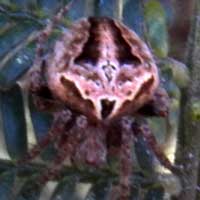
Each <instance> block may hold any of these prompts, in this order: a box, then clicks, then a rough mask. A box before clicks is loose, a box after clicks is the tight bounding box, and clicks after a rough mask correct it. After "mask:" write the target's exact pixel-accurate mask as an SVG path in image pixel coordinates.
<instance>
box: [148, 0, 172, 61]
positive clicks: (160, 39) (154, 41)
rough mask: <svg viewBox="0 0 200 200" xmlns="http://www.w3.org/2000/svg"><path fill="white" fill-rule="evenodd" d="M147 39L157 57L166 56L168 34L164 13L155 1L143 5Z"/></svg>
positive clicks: (150, 0)
mask: <svg viewBox="0 0 200 200" xmlns="http://www.w3.org/2000/svg"><path fill="white" fill-rule="evenodd" d="M144 18H145V23H146V26H147V39H148V40H149V41H150V44H151V47H152V48H153V50H154V53H155V54H156V55H157V56H158V57H166V56H167V54H168V49H169V47H168V32H167V22H166V15H165V11H164V9H163V7H162V5H161V4H160V2H159V1H157V0H149V1H147V3H145V5H144Z"/></svg>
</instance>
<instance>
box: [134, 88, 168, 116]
mask: <svg viewBox="0 0 200 200" xmlns="http://www.w3.org/2000/svg"><path fill="white" fill-rule="evenodd" d="M169 102H170V100H169V96H168V94H167V92H166V91H165V89H164V88H161V87H159V88H158V89H157V90H156V92H155V93H154V96H153V98H152V99H151V100H150V101H149V102H148V103H147V104H145V105H144V106H143V107H141V108H140V109H139V110H138V112H137V113H138V114H140V115H142V116H160V117H166V116H167V115H168V113H169Z"/></svg>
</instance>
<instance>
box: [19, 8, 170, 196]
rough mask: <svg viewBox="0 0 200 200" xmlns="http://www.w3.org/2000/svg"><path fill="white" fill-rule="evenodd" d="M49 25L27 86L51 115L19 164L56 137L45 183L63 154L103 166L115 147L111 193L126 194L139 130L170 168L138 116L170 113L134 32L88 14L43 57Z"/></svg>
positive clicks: (147, 52) (146, 53)
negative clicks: (44, 133)
mask: <svg viewBox="0 0 200 200" xmlns="http://www.w3.org/2000/svg"><path fill="white" fill-rule="evenodd" d="M65 9H67V7H66V8H65ZM65 9H63V10H61V11H60V12H59V13H58V15H56V17H55V19H56V20H55V21H57V20H58V19H61V17H62V15H63V13H64V10H65ZM52 24H53V22H52ZM52 24H50V25H49V26H47V27H46V28H45V29H44V30H43V31H42V32H41V35H40V37H39V41H40V43H38V46H37V52H38V53H37V55H38V56H37V59H36V61H35V63H36V64H37V63H40V64H41V65H40V66H37V67H36V69H35V70H33V72H32V73H31V84H30V92H31V94H32V96H33V100H34V102H35V105H36V106H37V108H38V109H40V110H42V111H48V112H51V113H52V115H53V116H54V121H53V123H52V126H51V129H50V130H49V133H48V134H47V136H46V137H45V138H44V139H43V140H42V141H41V142H39V145H36V146H35V147H34V148H33V149H32V150H31V151H30V152H29V154H28V156H27V157H26V158H25V159H23V160H21V161H19V163H24V162H27V161H29V160H31V159H33V158H34V157H36V156H37V155H38V154H39V153H40V152H41V151H42V150H43V148H45V147H46V146H47V145H48V144H49V143H50V142H54V144H55V146H56V147H58V155H57V157H56V158H55V160H54V161H53V163H52V165H51V166H50V167H49V168H48V170H46V171H45V172H44V174H43V175H42V176H41V177H40V178H39V180H40V181H39V182H40V183H41V184H43V183H45V182H46V181H48V180H49V179H52V178H54V177H55V176H56V175H57V174H58V173H59V172H60V170H61V168H62V163H63V161H64V160H65V159H66V158H67V159H69V160H71V161H72V163H76V164H77V163H78V164H80V163H82V164H83V163H85V164H86V163H87V164H89V165H91V166H93V167H102V166H104V165H105V164H106V160H107V157H109V156H111V155H112V152H113V148H115V150H116V151H114V152H117V154H116V155H119V162H120V167H119V171H120V172H119V176H120V178H119V187H118V192H115V191H114V190H113V192H112V193H111V194H110V199H112V200H114V199H115V197H114V196H115V195H117V196H118V197H119V199H120V200H127V199H128V196H129V195H130V180H129V178H130V177H131V174H132V159H131V158H132V156H131V149H132V143H133V142H134V141H135V140H137V138H138V137H139V136H143V137H144V138H146V141H147V144H148V145H149V148H151V149H152V151H153V152H154V153H155V155H156V156H157V158H158V159H159V160H160V162H161V164H163V165H164V166H165V167H167V168H168V169H170V170H172V169H173V166H172V165H171V163H170V162H169V160H168V159H167V158H166V157H165V155H164V154H163V153H162V151H161V150H160V149H159V147H158V145H157V143H156V140H155V138H154V136H153V135H152V133H151V131H150V129H149V128H148V125H147V123H146V122H145V120H141V117H146V116H162V117H165V116H167V114H168V100H169V99H168V96H167V93H166V92H165V90H164V89H162V88H160V87H159V77H158V70H157V67H156V65H155V62H154V60H153V56H152V55H151V53H150V50H149V49H148V47H147V45H146V44H145V43H144V42H143V41H142V40H141V39H140V38H139V37H138V36H137V35H136V33H135V32H134V31H132V30H130V29H129V28H128V27H126V26H125V25H123V24H122V23H121V22H119V21H116V20H113V19H110V18H105V17H104V18H94V17H91V18H88V19H82V20H80V21H78V22H76V23H74V24H73V25H72V27H71V28H70V30H69V31H68V32H64V33H63V35H62V37H61V39H59V40H58V41H56V43H55V46H54V49H53V52H52V53H49V55H48V56H47V58H46V59H45V60H42V58H41V56H40V52H41V51H42V50H43V49H42V47H41V46H42V44H41V43H42V42H44V41H45V40H46V39H47V36H48V35H50V33H51V31H52V27H53V25H52ZM138 115H139V116H140V117H139V118H138ZM94 121H95V123H93V122H94ZM143 122H144V123H143ZM134 139H135V140H134Z"/></svg>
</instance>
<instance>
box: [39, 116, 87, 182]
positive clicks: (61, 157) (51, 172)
mask: <svg viewBox="0 0 200 200" xmlns="http://www.w3.org/2000/svg"><path fill="white" fill-rule="evenodd" d="M86 127H87V119H86V118H85V117H84V116H79V117H77V118H76V123H75V125H74V126H73V127H72V129H71V130H70V131H67V132H65V134H66V137H65V141H60V143H59V149H58V153H57V156H56V158H55V159H54V160H53V162H52V164H51V165H50V167H49V168H48V169H47V170H45V172H44V174H42V175H41V176H39V178H38V183H39V184H41V185H44V184H45V183H46V182H47V181H49V180H51V179H54V178H55V177H56V176H57V175H58V174H59V173H60V171H61V169H62V167H63V162H64V161H65V159H66V158H69V159H71V158H72V156H74V154H75V151H76V149H77V147H78V145H79V143H80V140H81V138H82V133H83V130H84V129H86Z"/></svg>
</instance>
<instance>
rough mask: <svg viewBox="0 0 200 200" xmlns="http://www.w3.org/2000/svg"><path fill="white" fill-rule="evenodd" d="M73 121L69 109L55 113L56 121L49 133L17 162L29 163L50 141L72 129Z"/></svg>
mask: <svg viewBox="0 0 200 200" xmlns="http://www.w3.org/2000/svg"><path fill="white" fill-rule="evenodd" d="M72 122H73V117H72V114H71V112H70V111H69V110H63V111H61V112H58V113H56V114H55V115H54V121H53V124H52V127H51V129H50V130H49V133H48V134H47V135H46V136H45V137H44V138H43V139H42V140H41V141H39V143H38V144H36V145H35V146H34V147H33V148H32V149H31V150H30V151H29V152H28V153H27V155H26V156H25V157H24V158H22V159H21V160H18V161H17V164H18V165H20V164H24V163H27V162H29V161H30V160H32V159H34V158H35V157H36V156H38V155H39V154H40V153H41V151H42V150H43V149H44V148H45V147H47V146H48V145H49V143H50V142H52V141H53V140H55V139H57V138H58V137H59V136H60V135H62V134H63V132H65V131H66V130H67V129H70V128H71V124H72Z"/></svg>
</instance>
